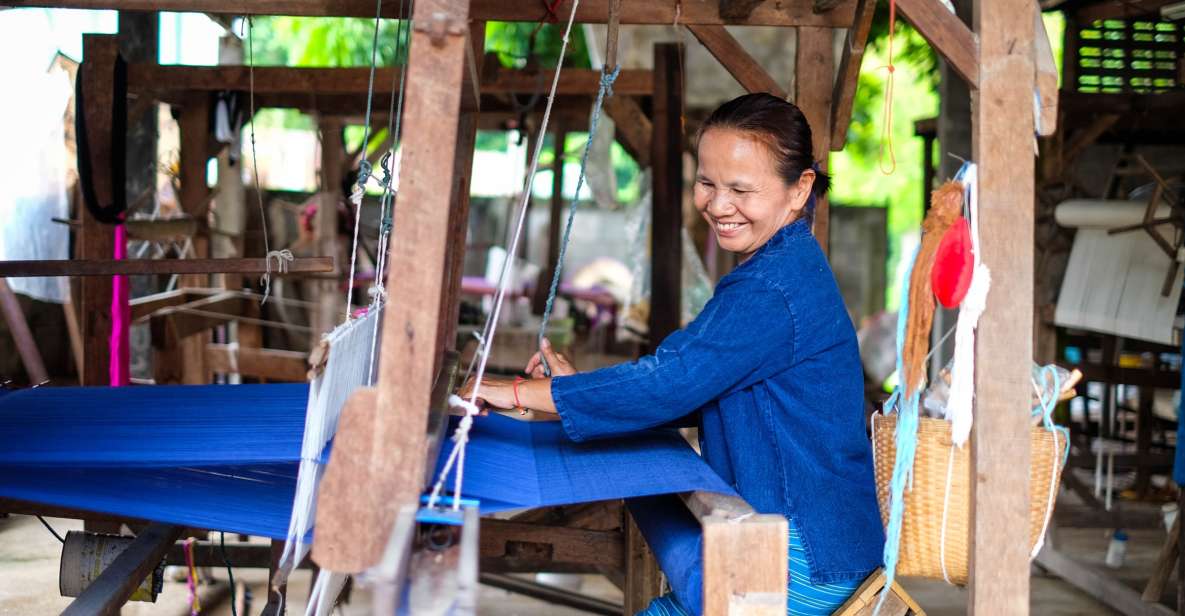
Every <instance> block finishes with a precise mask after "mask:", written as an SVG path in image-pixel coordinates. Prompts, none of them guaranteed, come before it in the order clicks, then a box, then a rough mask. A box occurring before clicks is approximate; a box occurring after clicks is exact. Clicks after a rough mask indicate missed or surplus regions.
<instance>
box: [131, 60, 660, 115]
mask: <svg viewBox="0 0 1185 616" xmlns="http://www.w3.org/2000/svg"><path fill="white" fill-rule="evenodd" d="M400 70H401V69H398V68H390V67H382V68H378V69H376V70H375V77H374V78H375V83H391V80H393V79H395V80H398V79H399V78H400V77H399V75H398V71H400ZM254 72H255V94H256V96H261V95H266V94H297V95H303V96H304V97H305V98H307V99H310V100H311V97H312V96H314V95H315V96H328V95H342V94H361V95H365V94H366V93H367V92H368V88H369V84H370V69H369V68H352V67H339V68H313V67H291V66H257V67H255V71H254ZM478 74H479V73H478V72H477V71H476V70H474V71H472V72H466V73H464V75H465V83H466V86H467V88H469V89H472V88H473V85H472V80H473V79H474V78H475V76H476V75H478ZM600 81H601V72H600V71H597V70H591V69H576V68H569V69H564V71H563V72H562V73H560V81H559V84H558V85H557V89H556V94H558V95H574V94H587V95H594V94H596V93H597V90H598V88H599V87H600ZM550 85H551V80H550V75H548V74H543V73H538V72H528V71H521V70H513V69H504V68H499V69H497V70H495V71H492V72H490V73H489V74H488V75H483V76H482V78H481V83H480V93H481V94H531V93H535V92H542V93H546V90H547V88H548V87H549V86H550ZM250 86H251V70H250V67H247V66H231V65H220V66H181V65H172V66H161V65H158V64H144V63H142V64H129V65H128V90H129V91H131V92H133V93H140V94H149V95H164V94H167V93H173V92H193V91H202V92H220V91H223V90H241V91H247V90H249V89H250ZM653 91H654V79H653V73H652V72H651V71H648V70H644V69H622V71H621V73H620V74H619V75H618V76H617V81H615V82H614V83H613V92H614V93H615V94H624V95H627V96H647V95H649V94H650V93H651V92H653ZM375 96H376V100H377V101H378V102H379V103H381V104H379V105H377V107H378V108H385V105H386V104H387V103H389V102H390V100H389V99H388V98H386V97H387V96H390V95H389V94H383V93H381V92H376V94H375ZM466 98H467V99H468V100H470V101H472V98H473V97H472V96H469V97H466ZM257 103H258V101H257ZM463 108H465V109H474V110H475V109H476V107H475V106H471V105H470V106H466V107H463Z"/></svg>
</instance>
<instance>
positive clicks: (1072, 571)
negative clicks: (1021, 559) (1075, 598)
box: [972, 545, 1175, 616]
mask: <svg viewBox="0 0 1185 616" xmlns="http://www.w3.org/2000/svg"><path fill="white" fill-rule="evenodd" d="M1036 563H1037V564H1038V565H1040V566H1041V567H1042V568H1044V569H1046V570H1047V571H1049V572H1050V573H1052V574H1054V575H1056V576H1058V577H1060V578H1062V579H1063V580H1065V581H1066V582H1069V583H1070V584H1071V585H1073V586H1074V587H1076V588H1078V589H1079V590H1081V591H1082V592H1084V593H1086V594H1087V595H1089V596H1091V597H1093V598H1094V599H1096V600H1098V601H1099V602H1100V603H1102V604H1103V605H1106V606H1107V607H1110V608H1111V609H1113V610H1116V611H1117V612H1119V613H1120V614H1124V615H1125V616H1170V615H1171V614H1174V613H1175V612H1174V611H1173V610H1170V609H1169V608H1167V607H1165V606H1163V605H1161V604H1159V603H1148V602H1145V601H1144V600H1142V599H1141V598H1140V593H1138V592H1136V591H1135V590H1132V589H1131V588H1129V587H1128V586H1127V585H1126V584H1124V583H1123V582H1121V581H1119V580H1117V579H1115V578H1114V577H1112V576H1111V575H1109V574H1108V573H1106V572H1104V571H1100V570H1099V569H1097V568H1095V567H1092V566H1090V565H1086V564H1083V563H1080V562H1078V561H1076V560H1074V559H1072V558H1070V557H1069V556H1066V555H1065V554H1062V553H1061V552H1059V551H1057V550H1055V549H1054V548H1052V547H1050V546H1049V545H1046V546H1045V548H1044V549H1042V550H1041V553H1040V554H1038V555H1037V560H1036ZM972 575H973V576H974V575H975V572H974V569H973V570H972ZM1025 575H1026V577H1027V576H1028V570H1027V569H1026V571H1025ZM1028 599H1029V597H1028V595H1027V594H1026V595H1025V596H1023V597H1019V598H1018V601H1019V600H1023V601H1024V603H1025V604H1026V605H1027V604H1028ZM1014 602H1015V601H1014ZM1026 612H1027V610H1026ZM982 613H984V614H1001V613H1004V612H1002V611H1000V610H999V608H997V609H996V610H984V611H983V612H982ZM1009 613H1011V612H1009Z"/></svg>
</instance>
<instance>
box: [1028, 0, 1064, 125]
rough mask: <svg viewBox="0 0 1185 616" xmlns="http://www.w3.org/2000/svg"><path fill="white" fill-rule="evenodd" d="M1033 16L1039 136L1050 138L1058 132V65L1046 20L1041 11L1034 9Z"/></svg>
mask: <svg viewBox="0 0 1185 616" xmlns="http://www.w3.org/2000/svg"><path fill="white" fill-rule="evenodd" d="M1033 14H1034V15H1035V16H1036V19H1035V25H1036V35H1035V36H1036V38H1035V40H1034V43H1033V52H1034V54H1035V58H1034V62H1035V64H1036V65H1037V94H1038V96H1040V98H1041V109H1040V111H1039V114H1038V116H1037V117H1038V119H1039V121H1038V122H1037V128H1038V131H1037V134H1039V135H1041V136H1042V137H1048V136H1050V135H1052V134H1054V133H1056V132H1057V99H1058V89H1057V79H1058V74H1057V64H1056V63H1055V62H1054V59H1053V45H1052V44H1051V43H1050V41H1049V33H1048V32H1046V31H1045V20H1044V19H1042V18H1041V10H1040V9H1038V8H1036V7H1034V9H1033Z"/></svg>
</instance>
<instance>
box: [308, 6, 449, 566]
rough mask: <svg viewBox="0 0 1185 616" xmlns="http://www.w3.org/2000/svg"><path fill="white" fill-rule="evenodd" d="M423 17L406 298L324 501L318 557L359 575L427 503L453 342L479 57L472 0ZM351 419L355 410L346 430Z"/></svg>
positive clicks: (392, 287) (404, 174)
mask: <svg viewBox="0 0 1185 616" xmlns="http://www.w3.org/2000/svg"><path fill="white" fill-rule="evenodd" d="M415 21H416V23H418V24H435V26H433V27H425V28H423V29H421V28H416V29H415V30H413V32H412V37H411V55H410V58H409V62H408V66H407V71H408V72H407V84H408V92H407V99H406V110H405V112H404V121H403V126H405V127H406V129H405V132H404V134H403V152H404V155H403V160H404V163H403V167H402V169H401V173H400V177H399V189H400V190H399V207H397V208H395V231H394V235H393V237H392V238H391V255H390V261H389V263H390V268H391V279H390V283H389V288H388V292H389V293H390V295H391V297H394V298H398V301H392V302H391V303H389V304H387V308H386V311H385V313H384V315H383V324H382V351H381V354H380V363H379V383H378V392H377V401H376V402H377V403H376V404H374V405H372V406H373V408H374V409H375V412H374V422H373V427H372V428H370V429H369V430H368V431H367V433H366V434H364V435H358V437H359V438H360V440H361V442H357V443H350V442H348V441H349V440H350V439H349V435H348V434H345V433H343V430H344V428H343V429H339V432H338V438H339V440H341V441H342V442H341V443H339V445H338V446H337V447H335V448H334V453H333V458H331V460H330V463H329V467H328V469H327V472H326V475H325V480H324V482H323V483H322V489H321V493H320V496H319V498H318V504H317V505H318V506H317V543H316V545H315V546H314V548H313V550H314V558H315V559H316V560H317V563H318V564H320V565H321V566H322V567H325V568H328V569H332V570H334V571H341V572H351V573H355V572H358V571H361V570H362V569H365V568H366V567H369V566H371V565H374V564H375V563H376V562H377V561H378V559H379V557H380V555H381V554H382V550H383V548H384V547H385V546H386V543H387V537H388V535H389V534H390V532H391V529H392V528H393V527H394V522H395V517H396V514H397V512H398V511H399V510H400V509H402V508H406V507H415V506H416V505H417V501H418V500H419V497H420V491H421V489H422V487H423V480H424V464H425V455H424V453H425V451H426V449H425V448H426V442H425V440H426V435H425V429H424V428H425V427H426V426H427V423H428V417H427V415H428V408H429V405H430V402H431V400H430V398H431V391H432V385H433V380H434V379H435V377H436V373H435V371H434V368H435V364H436V363H437V359H438V358H437V352H436V351H437V349H438V348H440V342H441V341H440V340H438V339H439V338H440V337H441V335H442V331H441V330H442V328H441V326H440V319H441V314H442V313H443V310H442V306H441V304H442V301H441V300H442V298H443V297H444V293H443V290H444V289H443V286H444V285H443V284H442V283H443V281H444V279H445V265H446V264H445V256H446V253H447V250H448V246H449V240H450V238H449V230H450V226H449V223H450V209H451V206H452V204H451V203H450V201H451V199H452V197H453V196H454V191H455V189H456V186H457V185H456V180H455V178H454V174H453V171H452V170H453V169H454V168H455V165H456V162H457V157H458V153H457V145H458V137H459V135H460V131H459V128H458V119H459V115H460V111H461V96H462V92H461V87H462V75H463V71H464V68H465V56H466V54H467V53H471V48H470V39H469V37H466V36H463V35H459V34H463V33H465V32H468V31H470V28H469V27H468V26H469V23H468V22H469V2H468V0H420V1H419V2H417V3H416V8H415ZM364 391H365V390H364ZM359 393H363V392H358V393H356V394H355V396H357V395H358V394H359ZM352 400H353V399H352ZM349 412H350V409H349V406H347V408H346V410H345V411H343V415H342V420H343V423H345V422H347V421H349V416H348V414H349ZM417 426H418V428H417ZM395 443H399V444H401V445H402V446H400V447H394V446H392V445H393V444H395ZM351 448H353V449H354V451H348V450H349V449H351ZM349 456H355V457H359V456H365V459H364V460H359V462H364V463H365V468H364V469H359V470H360V472H358V473H354V471H352V470H349V469H348V468H347V466H348V465H349V464H351V460H350V458H349ZM343 472H345V473H352V474H353V476H349V477H346V476H344V475H343Z"/></svg>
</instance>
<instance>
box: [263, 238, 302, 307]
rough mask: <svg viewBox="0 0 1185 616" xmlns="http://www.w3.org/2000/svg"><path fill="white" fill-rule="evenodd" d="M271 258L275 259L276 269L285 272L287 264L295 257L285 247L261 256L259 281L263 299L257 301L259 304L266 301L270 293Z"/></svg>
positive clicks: (286, 271)
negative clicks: (261, 266)
mask: <svg viewBox="0 0 1185 616" xmlns="http://www.w3.org/2000/svg"><path fill="white" fill-rule="evenodd" d="M272 259H275V261H276V271H277V272H278V273H281V274H287V273H288V264H289V263H292V262H293V261H295V260H296V257H294V256H293V255H292V251H291V250H288V249H287V248H285V249H284V250H269V251H268V253H267V256H266V257H264V258H263V275H262V276H260V277H259V282H260V283H261V284H262V285H263V300H262V301H260V302H259V305H261V306H262V305H263V304H266V303H267V298H268V296H269V295H271V293H272Z"/></svg>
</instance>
